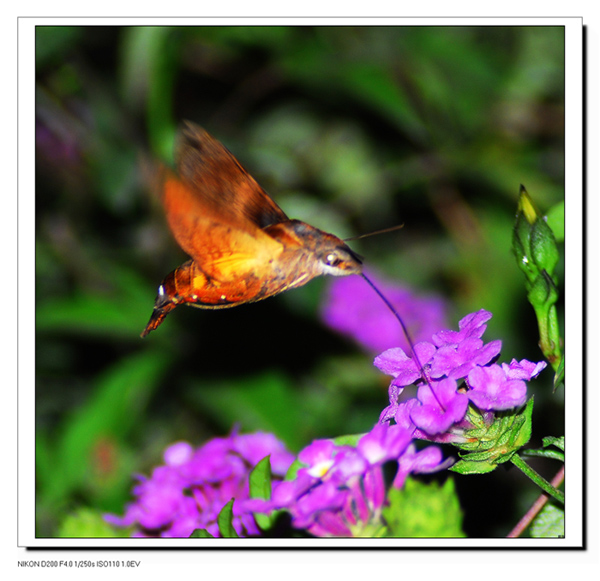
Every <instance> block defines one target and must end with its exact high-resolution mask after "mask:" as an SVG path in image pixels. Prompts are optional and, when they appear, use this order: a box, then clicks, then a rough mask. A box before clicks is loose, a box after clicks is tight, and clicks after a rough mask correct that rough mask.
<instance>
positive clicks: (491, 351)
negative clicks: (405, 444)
mask: <svg viewBox="0 0 600 581" xmlns="http://www.w3.org/2000/svg"><path fill="white" fill-rule="evenodd" d="M491 317H492V315H491V313H489V312H487V311H485V310H483V309H482V310H480V311H478V312H476V313H472V314H470V315H467V316H466V317H465V318H464V319H462V320H461V321H460V322H459V330H458V331H452V330H447V331H446V330H444V331H440V332H438V333H436V334H435V335H433V337H432V339H431V342H421V343H417V344H416V345H415V348H414V355H416V357H415V356H414V355H413V356H412V357H410V356H408V355H407V354H406V353H405V352H404V351H403V350H402V349H400V348H399V347H396V348H393V349H388V350H387V351H385V352H384V353H382V354H381V355H379V356H378V357H376V358H375V366H376V367H378V368H379V369H380V370H381V371H383V372H384V373H386V374H387V375H391V376H392V377H393V378H394V379H393V380H392V382H391V383H390V388H389V401H390V404H389V406H388V407H386V408H385V409H384V410H383V412H382V414H381V417H380V421H381V422H384V423H387V422H389V421H391V420H394V421H395V423H396V424H399V425H401V426H403V427H405V428H411V427H412V428H413V430H414V432H413V435H414V436H415V437H420V438H424V439H436V438H435V437H436V436H438V435H439V434H443V433H444V432H447V431H448V430H449V429H450V428H451V426H453V425H455V424H459V423H460V422H461V421H462V420H463V418H464V417H465V414H466V412H467V408H468V405H469V402H471V403H472V404H473V405H475V406H476V407H477V408H479V409H480V410H481V411H485V412H494V411H501V410H508V409H512V408H516V407H520V406H522V405H523V404H524V403H525V401H526V398H527V384H526V383H525V382H526V381H529V380H530V379H532V378H533V377H535V376H537V375H538V374H539V373H540V372H541V371H542V369H544V367H546V364H545V363H544V362H540V363H532V362H530V361H527V360H525V359H523V360H522V361H516V360H514V359H513V360H512V361H511V363H510V364H506V363H502V364H501V365H498V364H496V363H493V362H492V361H493V360H494V359H495V358H496V357H497V356H498V355H499V353H500V349H501V347H502V342H501V341H491V342H490V343H487V344H486V343H484V342H483V341H482V340H481V337H482V335H483V333H484V332H485V329H486V327H487V325H486V324H485V323H486V322H487V321H488V320H489V319H490V318H491ZM423 374H425V376H426V377H427V381H425V380H424V378H423V377H422V375H423ZM459 381H460V382H461V383H462V382H464V383H463V384H462V385H461V386H460V388H459ZM415 382H417V385H418V390H417V397H416V399H415V398H413V399H410V400H407V401H405V402H402V403H399V401H398V398H399V396H400V394H401V393H402V391H403V390H404V388H405V387H406V386H408V385H410V384H411V383H415ZM437 439H438V440H440V441H444V439H443V438H437Z"/></svg>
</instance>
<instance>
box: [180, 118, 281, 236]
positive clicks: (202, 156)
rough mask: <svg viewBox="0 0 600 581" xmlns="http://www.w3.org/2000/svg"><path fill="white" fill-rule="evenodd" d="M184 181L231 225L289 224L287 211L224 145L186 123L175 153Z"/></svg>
mask: <svg viewBox="0 0 600 581" xmlns="http://www.w3.org/2000/svg"><path fill="white" fill-rule="evenodd" d="M175 159H176V163H177V171H178V172H179V176H180V177H181V179H182V181H184V182H187V183H188V184H189V185H190V188H191V190H192V191H193V192H194V193H195V194H196V195H197V196H198V197H199V198H200V199H201V202H202V205H203V206H210V207H211V208H212V209H213V211H214V212H215V213H217V214H218V215H220V216H221V215H222V216H223V217H228V218H227V220H228V221H229V222H231V223H237V224H239V225H240V226H242V227H243V226H244V224H245V223H246V222H250V223H252V224H254V225H255V226H257V227H258V228H261V229H262V228H266V227H267V226H271V225H272V224H277V223H278V222H283V221H286V220H288V217H287V216H286V214H285V213H284V211H283V210H282V209H281V208H280V207H279V206H278V205H277V204H276V203H275V202H274V201H273V200H272V199H271V198H270V197H269V195H268V194H267V193H266V192H265V191H264V190H263V189H262V188H261V187H260V186H259V185H258V183H257V182H256V181H255V180H254V178H253V177H252V176H251V175H250V174H249V173H248V172H247V171H246V170H245V169H244V168H243V167H242V166H241V165H240V163H239V162H238V161H237V159H235V157H234V156H233V155H232V154H231V153H230V152H229V150H227V148H226V147H225V146H223V144H221V143H220V142H219V141H217V140H216V139H215V138H213V137H212V136H211V135H210V134H209V133H207V132H206V131H205V130H204V129H202V128H201V127H199V126H198V125H195V124H193V123H190V122H186V124H185V125H184V127H183V129H182V130H181V131H180V133H179V135H178V139H177V144H176V149H175Z"/></svg>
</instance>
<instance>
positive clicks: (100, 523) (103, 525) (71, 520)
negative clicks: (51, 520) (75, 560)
mask: <svg viewBox="0 0 600 581" xmlns="http://www.w3.org/2000/svg"><path fill="white" fill-rule="evenodd" d="M129 534H130V531H128V530H127V529H113V527H111V526H110V525H109V524H108V523H107V522H106V521H105V520H104V517H103V516H102V514H100V513H99V512H97V511H94V510H91V509H89V508H80V509H78V510H77V511H75V512H74V513H73V514H70V515H68V516H67V517H65V519H64V520H63V522H62V523H61V525H60V527H59V530H58V536H59V537H61V538H66V539H74V538H90V539H99V538H114V537H128V536H129Z"/></svg>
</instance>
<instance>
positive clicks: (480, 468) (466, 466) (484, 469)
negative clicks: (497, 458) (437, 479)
mask: <svg viewBox="0 0 600 581" xmlns="http://www.w3.org/2000/svg"><path fill="white" fill-rule="evenodd" d="M496 466H497V465H496V464H494V463H492V462H475V461H472V460H459V461H458V462H457V463H456V464H453V465H452V466H450V468H448V470H451V471H452V472H457V473H458V474H486V473H488V472H493V471H494V470H495V469H496Z"/></svg>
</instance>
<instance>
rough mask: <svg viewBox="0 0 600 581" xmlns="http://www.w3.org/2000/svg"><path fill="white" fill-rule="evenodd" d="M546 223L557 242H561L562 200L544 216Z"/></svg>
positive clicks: (562, 232) (563, 234) (563, 221)
mask: <svg viewBox="0 0 600 581" xmlns="http://www.w3.org/2000/svg"><path fill="white" fill-rule="evenodd" d="M546 222H547V224H548V226H550V228H551V229H552V232H553V234H554V237H555V238H556V241H557V242H563V241H564V239H565V202H564V200H562V201H561V202H559V203H558V204H556V205H554V206H552V208H550V210H548V213H547V214H546Z"/></svg>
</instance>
